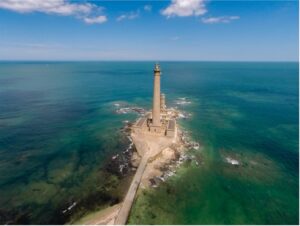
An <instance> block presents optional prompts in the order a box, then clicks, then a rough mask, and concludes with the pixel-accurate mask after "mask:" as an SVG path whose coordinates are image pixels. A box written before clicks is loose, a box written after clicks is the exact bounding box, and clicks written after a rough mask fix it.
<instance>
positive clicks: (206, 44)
mask: <svg viewBox="0 0 300 226" xmlns="http://www.w3.org/2000/svg"><path fill="white" fill-rule="evenodd" d="M298 7H299V6H298V1H293V0H292V1H287V0H285V1H278V0H276V1H271V0H268V1H257V0H256V1H253V0H252V1H246V0H240V1H225V0H218V1H214V0H162V1H158V0H156V1H143V0H139V1H138V0H135V1H125V0H122V1H116V0H106V1H102V0H98V1H96V0H93V1H88V0H86V1H84V0H82V1H79V0H76V1H75V0H0V60H99V61H103V60H105V61H106V60H154V61H163V60H170V61H177V60H178V61H180V60H185V61H189V60H192V61H298V55H299V46H298V38H299V37H298V31H299V24H298V16H299V15H298V9H299V8H298Z"/></svg>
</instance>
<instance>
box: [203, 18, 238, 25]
mask: <svg viewBox="0 0 300 226" xmlns="http://www.w3.org/2000/svg"><path fill="white" fill-rule="evenodd" d="M238 19H240V17H239V16H220V17H207V18H202V20H201V21H202V23H205V24H217V23H230V22H231V21H232V20H238Z"/></svg>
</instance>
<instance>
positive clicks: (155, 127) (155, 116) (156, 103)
mask: <svg viewBox="0 0 300 226" xmlns="http://www.w3.org/2000/svg"><path fill="white" fill-rule="evenodd" d="M151 127H152V128H151V130H152V131H154V132H159V130H160V127H161V122H160V68H159V65H158V64H156V65H155V68H154V88H153V108H152V125H151Z"/></svg>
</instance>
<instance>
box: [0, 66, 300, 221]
mask: <svg viewBox="0 0 300 226" xmlns="http://www.w3.org/2000/svg"><path fill="white" fill-rule="evenodd" d="M161 68H162V73H163V74H162V90H163V92H164V93H165V94H166V97H167V104H168V105H169V106H175V102H174V101H175V100H176V98H179V97H187V98H188V99H189V100H191V102H192V103H191V104H190V105H186V106H180V108H181V109H182V110H184V111H187V112H189V113H191V114H192V117H191V118H190V119H188V120H182V121H180V122H179V123H180V125H181V126H182V127H183V128H185V129H186V130H188V131H190V132H191V136H192V137H193V139H195V140H196V141H198V142H200V143H201V144H202V146H203V149H202V150H201V151H199V153H196V155H199V158H201V159H202V161H203V163H204V164H203V165H201V167H196V166H194V165H189V164H186V165H184V166H183V167H182V168H181V169H180V170H179V172H178V174H177V176H175V177H174V178H172V179H170V180H169V181H167V183H166V184H164V185H163V186H161V187H160V188H159V189H156V190H155V189H152V190H151V189H150V191H149V192H148V193H147V194H145V195H142V196H141V197H140V198H139V199H138V200H137V202H136V205H135V207H134V209H133V212H132V217H131V218H130V222H131V223H137V224H140V223H143V224H148V223H156V224H160V223H161V224H164V223H170V224H297V223H298V210H299V207H298V201H299V196H298V189H299V186H298V184H299V179H298V176H299V173H298V169H299V168H298V166H299V153H298V150H299V148H298V145H299V142H298V129H299V126H298V123H299V122H298V107H299V106H298V92H299V89H298V84H299V83H298V70H299V69H298V64H297V63H242V62H161ZM152 73H153V62H2V63H0V194H1V195H0V223H2V224H4V223H23V224H24V223H35V224H39V223H44V224H47V223H63V222H65V221H68V220H70V217H71V219H72V218H76V217H79V216H81V215H83V214H84V213H86V212H88V211H93V210H95V209H97V208H102V207H104V206H106V205H110V204H113V203H114V202H117V201H118V200H119V199H120V198H121V197H122V194H123V193H124V189H125V190H126V185H124V183H125V182H124V179H123V178H121V177H120V176H119V175H117V174H115V173H114V172H111V170H109V169H108V168H109V167H108V166H109V160H110V158H111V156H112V155H114V154H116V153H120V152H121V151H123V150H124V149H126V147H127V145H128V141H127V140H126V139H124V137H122V134H121V133H120V132H119V129H120V128H121V127H122V126H123V121H124V120H135V119H136V117H137V115H135V114H125V115H119V114H116V113H115V106H114V103H116V102H122V103H123V104H125V105H129V106H142V107H145V108H147V109H149V108H150V105H151V97H152V79H153V77H152V76H153V74H152ZM228 156H230V157H234V158H236V159H238V160H239V161H240V162H242V165H241V166H239V167H238V168H237V167H232V166H231V165H230V164H227V163H226V162H224V158H226V157H228ZM125 184H126V183H125ZM124 187H125V188H124ZM170 191H171V192H170ZM156 200H160V202H157V201H156ZM74 202H76V203H78V204H77V206H76V208H74V209H73V210H72V211H70V213H68V214H67V215H64V214H62V210H64V209H65V208H66V207H68V206H70V205H71V204H72V203H74ZM145 212H151V213H153V214H154V217H153V215H150V217H149V214H148V215H146V214H143V213H145Z"/></svg>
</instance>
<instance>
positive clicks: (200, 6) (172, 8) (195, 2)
mask: <svg viewBox="0 0 300 226" xmlns="http://www.w3.org/2000/svg"><path fill="white" fill-rule="evenodd" d="M206 12H207V10H206V8H205V4H204V0H172V2H171V4H170V5H169V6H168V7H167V8H166V9H164V10H163V11H162V15H164V16H167V17H173V16H180V17H184V16H200V15H203V14H205V13H206Z"/></svg>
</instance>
